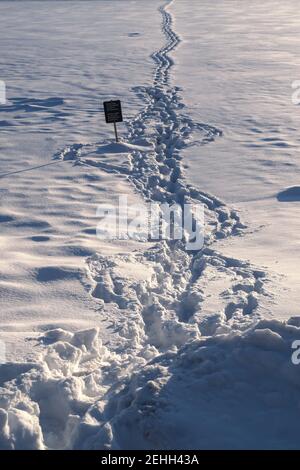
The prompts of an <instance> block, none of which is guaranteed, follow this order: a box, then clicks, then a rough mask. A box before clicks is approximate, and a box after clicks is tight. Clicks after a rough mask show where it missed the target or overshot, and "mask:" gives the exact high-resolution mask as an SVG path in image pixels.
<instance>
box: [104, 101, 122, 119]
mask: <svg viewBox="0 0 300 470" xmlns="http://www.w3.org/2000/svg"><path fill="white" fill-rule="evenodd" d="M103 106H104V113H105V120H106V122H107V123H108V124H109V123H115V122H122V121H123V116H122V107H121V101H120V100H115V101H104V103H103Z"/></svg>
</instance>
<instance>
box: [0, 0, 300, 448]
mask: <svg viewBox="0 0 300 470" xmlns="http://www.w3.org/2000/svg"><path fill="white" fill-rule="evenodd" d="M50 3H51V6H49V4H50ZM217 3H218V8H213V7H212V6H210V5H212V4H211V3H209V2H207V1H203V2H196V0H195V1H193V0H192V1H187V0H174V1H171V2H169V1H168V2H163V1H160V0H157V1H156V0H153V1H151V2H146V1H140V2H137V1H136V2H131V1H127V0H126V1H125V0H122V1H121V0H115V1H113V2H112V1H109V0H103V1H99V2H89V1H85V2H64V1H62V2H47V1H45V2H39V4H38V5H39V7H38V8H37V2H26V4H25V3H22V2H18V1H16V2H13V3H10V2H1V3H0V14H1V15H2V16H3V17H5V18H6V21H5V23H4V25H3V28H1V32H0V35H1V37H0V40H1V42H2V39H3V41H4V45H5V47H4V51H5V52H4V54H3V55H2V56H1V59H0V61H1V65H2V63H3V69H4V70H5V73H6V77H3V78H5V80H6V81H7V84H8V103H7V105H5V106H1V107H0V125H1V134H2V136H3V139H2V141H3V142H2V143H1V145H2V148H1V174H0V179H1V182H2V183H3V184H2V185H1V190H0V198H1V213H0V222H1V229H2V230H1V234H0V246H1V252H2V256H1V262H0V275H1V279H0V294H1V302H2V303H1V335H0V339H2V340H3V341H4V342H5V344H6V349H7V359H8V361H7V362H6V363H4V364H2V365H0V387H1V389H0V448H1V449H139V448H141V449H183V448H186V449H195V448H198V449H216V448H220V449H242V448H257V449H258V448H264V449H267V448H270V449H279V448H284V449H288V448H289V449H295V448H299V438H298V433H297V429H298V422H299V418H300V416H299V415H300V411H299V387H300V369H299V366H296V365H294V364H293V363H292V362H291V355H292V349H291V345H292V343H293V341H294V340H300V318H299V317H297V311H296V300H295V297H293V299H294V300H293V301H294V302H295V305H294V304H293V303H292V302H291V303H288V300H289V291H288V290H287V289H288V287H289V284H288V283H289V282H291V279H292V278H293V282H294V284H293V286H294V287H295V286H296V285H297V284H296V283H297V279H298V274H297V273H296V272H293V268H292V267H291V266H293V264H291V263H292V258H293V256H292V253H293V250H294V249H295V247H296V246H297V240H296V237H294V238H293V244H292V247H291V248H290V250H287V251H288V256H289V257H290V258H288V259H287V262H286V265H285V266H286V272H282V270H281V269H277V270H275V269H274V260H273V261H272V256H271V252H270V251H271V249H277V248H278V247H279V246H280V245H281V244H282V236H283V235H282V236H279V237H277V238H276V237H275V236H274V237H273V239H272V244H271V246H270V247H268V246H267V245H268V243H269V241H268V235H269V233H268V232H263V231H262V229H259V224H261V220H260V217H256V218H255V217H254V216H253V217H252V219H251V217H250V216H249V217H245V220H246V222H247V225H245V223H244V216H245V211H244V209H243V207H242V206H243V204H244V203H245V201H248V199H249V193H247V181H249V184H250V185H251V184H253V188H254V190H255V195H256V197H257V200H258V202H259V204H261V206H260V210H261V214H263V213H264V212H265V211H266V208H271V210H272V211H276V207H277V206H276V204H281V206H280V207H282V209H281V210H282V211H283V210H284V209H283V208H284V207H286V211H287V212H285V217H290V218H293V217H292V214H293V211H295V213H296V212H297V211H298V209H299V194H300V191H299V186H298V185H297V181H296V178H295V179H293V181H291V184H287V181H286V180H285V182H284V181H283V180H284V179H285V177H286V176H283V177H282V178H283V179H282V180H280V181H279V179H280V175H279V176H278V181H279V183H278V184H277V187H276V191H275V192H274V194H273V196H272V198H271V199H270V200H269V193H268V191H267V190H264V189H263V187H262V185H261V186H260V184H259V183H258V182H256V181H258V180H259V178H257V180H256V177H255V174H256V173H255V172H257V171H259V169H260V165H261V163H260V159H261V158H262V157H261V156H258V154H255V156H253V163H252V168H253V172H252V173H251V170H250V169H248V170H247V171H246V172H244V173H243V172H240V171H239V169H240V168H241V167H242V163H240V165H241V167H240V168H239V167H238V159H237V155H238V152H237V150H236V149H234V148H233V146H232V145H231V144H232V142H231V139H232V140H233V141H235V142H236V141H237V139H238V136H239V139H240V142H239V145H240V146H243V145H246V144H245V142H248V144H249V145H250V146H251V145H252V146H255V145H256V140H255V139H253V135H252V134H253V133H255V135H256V134H257V132H256V131H254V130H253V131H251V132H252V133H251V132H250V131H249V129H248V127H247V126H248V124H245V122H244V121H243V120H240V121H239V122H238V119H240V118H241V113H242V111H241V110H240V109H237V108H235V111H233V112H232V113H231V110H232V109H234V108H233V107H231V104H230V98H232V100H233V101H234V99H235V98H234V97H232V95H230V92H228V93H226V96H225V97H224V98H223V99H224V102H223V104H222V106H223V107H222V106H221V107H220V106H219V103H218V102H215V101H214V99H212V98H213V97H214V96H215V95H214V93H213V92H211V94H210V93H209V92H208V91H205V87H207V89H209V86H208V84H211V86H212V87H213V86H214V81H213V80H212V76H214V70H217V69H220V68H221V69H222V67H224V70H221V74H224V76H226V73H225V71H226V72H228V70H227V69H226V67H227V68H228V69H230V70H231V72H232V74H233V76H236V75H238V74H239V73H241V68H240V67H238V65H237V62H238V61H237V59H236V57H237V55H234V56H233V57H232V51H231V50H230V45H231V35H233V36H234V34H239V33H240V32H241V31H240V29H242V28H244V29H246V32H247V34H248V36H247V34H245V31H244V30H243V29H242V33H243V38H244V41H245V42H246V43H247V45H248V47H249V50H250V51H252V50H254V51H255V50H256V48H255V44H253V42H254V43H255V40H256V39H257V38H256V36H255V35H253V32H252V30H251V28H250V26H248V27H249V28H250V29H249V30H247V25H248V23H247V24H245V23H241V21H239V19H240V14H242V13H240V8H237V3H236V2H231V1H229V2H217ZM255 3H256V2H255ZM266 3H269V5H270V6H271V5H274V8H275V7H276V5H277V2H276V0H274V1H273V0H272V1H271V0H269V2H266ZM287 3H288V4H290V7H291V9H292V7H293V5H295V2H294V1H293V0H290V1H288V2H287ZM24 5H26V7H25V6H24ZM249 8H250V7H249ZM261 8H262V9H263V7H262V6H261ZM50 9H51V10H50ZM191 10H192V13H193V14H192V15H191ZM242 10H243V9H242ZM272 11H273V10H272ZM284 11H285V10H284ZM45 13H47V14H45ZM250 13H251V15H253V16H254V17H255V18H256V16H255V15H257V17H258V18H260V19H261V17H262V15H263V14H264V13H265V10H264V9H263V11H261V10H260V9H258V11H256V10H255V8H254V9H253V10H252V7H251V8H250ZM288 13H289V10H288V11H287V12H286V11H285V13H284V14H285V16H284V18H285V21H286V22H287V21H288V18H291V19H290V21H291V23H292V24H294V23H293V21H294V19H293V16H292V15H291V16H289V15H288ZM24 15H25V17H26V18H25V19H26V21H25V20H24ZM205 15H208V16H205ZM211 15H212V18H211ZM214 15H216V17H217V18H215V17H214ZM244 15H246V13H245V12H244ZM273 15H274V17H276V13H275V12H273ZM51 19H52V21H51ZM216 19H218V21H219V22H216ZM224 19H226V21H224ZM269 19H270V21H275V20H274V18H273V16H272V14H271V13H270V16H269ZM175 20H176V21H175ZM189 22H190V23H189ZM189 24H191V27H190V26H189ZM219 24H222V25H224V24H225V26H224V28H225V29H226V28H227V29H226V31H225V32H226V34H225V33H224V35H225V36H226V37H227V38H228V37H229V38H230V40H229V39H228V44H227V45H226V41H221V40H220V39H219V40H220V44H221V45H222V54H220V49H219V47H221V46H220V44H219V43H218V42H217V38H218V34H221V37H222V33H223V31H222V30H220V28H219ZM199 25H200V26H199ZM12 26H13V27H14V28H15V29H16V30H18V34H19V35H20V36H21V37H22V43H21V44H20V46H19V47H18V48H17V49H14V51H13V48H14V45H15V42H14V41H15V39H13V38H12V36H11V34H9V33H8V32H9V31H11V28H12ZM213 27H214V28H215V31H216V30H218V34H216V32H215V31H214V30H213V29H212V28H213ZM253 27H254V26H253ZM260 27H261V28H263V27H266V24H264V22H263V21H262V23H261V24H260ZM278 27H279V26H278ZM282 27H283V28H284V27H285V26H282ZM236 28H240V29H237V30H236ZM259 31H260V30H259ZM154 32H155V34H154ZM260 34H261V35H262V38H260V36H259V41H263V38H264V36H263V31H260ZM197 37H198V38H199V37H200V39H199V41H198V40H197ZM247 41H248V42H247ZM284 41H286V42H287V43H288V42H289V40H288V38H286V36H284V35H283V42H284ZM237 44H239V43H237ZM259 44H261V43H260V42H259ZM200 46H201V47H200ZM277 46H278V45H277ZM198 47H200V50H202V52H203V54H202V55H201V60H200V59H199V57H197V55H196V56H195V54H194V52H195V50H196V51H197V48H198ZM226 47H228V50H227V49H226ZM240 47H241V48H242V51H245V48H243V45H240ZM282 47H283V46H282ZM189 48H190V49H189ZM205 48H206V49H208V50H206V49H205ZM236 48H237V49H238V48H239V47H238V46H236ZM268 48H269V49H270V50H271V51H272V43H271V42H270V43H268ZM278 48H279V46H278ZM279 49H280V48H279ZM276 51H277V49H276V50H275V46H274V55H276ZM198 53H199V51H198ZM239 53H240V54H241V52H239ZM253 53H254V52H253ZM249 54H250V52H249ZM212 55H213V56H214V58H212ZM192 57H194V60H193V61H192ZM28 58H30V59H31V60H30V63H29V61H28ZM189 61H190V62H189ZM191 64H193V66H192V71H193V73H192V74H191V73H190V74H188V73H186V70H187V69H188V67H189V65H190V66H191ZM249 64H251V61H250V59H249V63H248V62H247V63H246V64H244V68H243V69H242V70H243V75H244V79H245V80H246V83H247V84H249V83H250V85H251V86H252V85H253V84H252V80H253V81H254V82H255V80H257V83H258V84H259V85H261V82H260V77H252V73H251V68H250V65H249ZM239 65H240V64H239ZM254 66H255V70H256V68H257V69H258V70H260V68H261V67H266V69H268V64H266V65H265V63H264V65H262V64H261V63H258V64H257V63H255V64H254V65H253V67H254ZM249 68H250V69H249ZM270 68H271V66H270ZM195 71H196V72H195ZM199 71H200V72H199ZM197 73H198V74H200V75H201V96H200V98H199V96H198V98H197V99H199V100H200V101H199V102H198V103H197V105H196V104H195V106H194V107H193V106H192V104H191V102H192V99H193V98H195V96H193V92H192V89H193V88H194V87H195V79H196V81H198V87H199V75H198V76H197ZM270 74H271V72H270ZM216 76H217V75H216ZM249 77H251V78H249ZM277 78H278V77H277ZM296 78H297V77H296ZM279 79H282V77H281V78H278V80H279ZM241 80H242V79H241ZM247 80H249V83H248V82H247ZM178 83H180V87H179V86H178ZM250 85H249V86H250ZM220 86H221V84H220ZM228 86H229V85H228ZM232 86H233V85H232ZM99 90H100V91H99ZM114 96H117V97H120V96H121V97H122V100H123V101H124V104H125V103H126V104H125V106H126V107H127V109H126V116H127V118H126V123H125V124H126V126H123V127H122V131H121V136H122V138H121V142H120V143H118V144H112V143H111V138H110V132H111V129H110V128H109V127H108V126H105V127H104V126H102V127H101V126H100V125H99V120H100V119H101V117H100V113H99V108H100V103H101V101H102V100H104V99H106V98H111V97H114ZM280 96H281V95H280ZM274 99H275V98H274ZM186 100H187V101H186ZM226 100H227V102H225V101H226ZM270 100H271V98H270ZM194 102H195V100H194ZM186 103H188V105H187V104H186ZM200 105H201V106H200ZM198 106H199V107H198ZM200 107H201V109H202V111H201V113H200V112H199V108H200ZM234 112H235V114H234ZM247 113H248V114H249V116H248V117H247V119H248V121H247V122H249V123H250V121H251V119H252V120H255V119H256V118H257V117H253V113H254V111H251V109H249V110H248V111H247ZM259 117H260V119H263V118H264V119H265V121H264V122H265V126H266V127H268V126H271V127H272V126H273V127H274V126H275V124H276V125H277V124H278V122H277V119H279V117H278V114H277V115H276V123H275V124H274V123H271V122H267V118H266V117H265V116H264V115H263V113H262V114H261V115H260V116H259ZM235 119H236V120H235ZM245 119H246V118H245ZM274 119H275V117H274ZM234 121H235V122H234ZM251 126H254V127H255V128H257V129H258V128H259V133H260V134H261V133H263V130H262V129H261V128H260V125H259V124H257V123H256V124H254V123H253V122H252V121H251ZM293 126H294V127H296V123H293ZM275 127H276V126H275ZM275 127H274V129H275ZM270 132H271V133H272V132H273V131H272V130H270ZM230 133H231V134H230ZM289 133H292V130H291V128H290V129H289ZM245 134H246V135H245ZM228 135H229V136H231V138H230V137H228ZM232 136H234V137H232ZM281 137H282V136H281ZM281 137H280V139H281ZM263 138H267V136H266V135H265V134H263V136H262V139H263ZM288 139H290V137H289V136H287V140H288ZM263 142H264V143H261V146H262V147H263V149H262V150H261V151H262V152H263V153H264V159H265V161H268V162H271V163H272V165H271V167H272V171H271V170H270V174H269V177H270V178H271V177H274V178H275V176H274V175H275V174H276V172H275V169H274V168H273V166H274V165H275V163H274V159H275V154H274V155H273V156H269V157H268V158H269V160H268V159H267V154H268V152H271V150H272V149H271V150H268V149H269V148H270V145H271V146H272V145H273V144H272V143H271V144H270V141H268V140H264V141H263ZM271 142H273V141H271ZM276 142H277V140H276ZM280 142H281V140H280ZM274 145H275V144H274ZM278 147H280V148H281V147H283V146H280V145H278ZM284 147H285V152H292V147H293V146H292V145H290V144H288V149H287V146H284ZM251 148H252V147H251ZM253 148H254V147H253ZM271 153H272V152H271ZM211 155H215V156H216V158H217V156H218V157H219V158H221V157H222V158H223V159H224V165H223V160H222V162H221V163H217V162H216V161H214V162H213V164H212V168H211V165H210V164H209V163H208V161H207V160H208V158H209V156H211ZM285 158H287V155H285V156H283V154H281V157H280V158H279V161H280V164H282V165H283V164H284V159H285ZM197 159H198V160H197ZM225 159H226V161H225ZM289 159H290V160H291V161H292V163H293V165H296V162H295V161H294V160H293V155H291V154H290V155H289ZM187 165H189V169H188V171H186V168H185V167H186V166H187ZM217 167H218V171H219V172H220V171H221V173H222V174H221V176H220V175H219V176H218V171H217ZM243 168H244V167H243ZM209 171H211V173H209ZM230 172H232V180H231V179H230V176H229V174H230V175H231V173H230ZM280 173H281V172H280ZM276 175H277V174H276ZM224 176H225V177H226V178H225V182H224ZM212 178H213V181H212ZM264 178H268V175H267V174H264ZM276 178H277V176H276ZM227 179H228V183H227V182H226V180H227ZM259 181H260V180H259ZM279 186H280V187H279ZM211 193H216V194H217V197H216V196H213V195H212V194H211ZM232 193H234V195H235V197H231V196H230V194H232ZM121 194H126V195H127V197H128V200H129V202H130V204H132V205H134V204H141V203H143V201H147V202H149V201H155V202H168V203H174V202H176V203H179V204H184V203H199V202H201V203H203V204H204V205H205V220H206V231H205V245H204V247H203V249H201V250H198V251H195V252H188V251H186V250H185V247H184V244H183V243H182V242H176V243H175V242H168V241H161V242H157V243H150V242H146V243H145V242H138V241H133V240H125V241H116V240H114V241H110V242H108V241H107V242H105V241H101V240H99V239H98V238H97V237H96V235H95V233H96V225H97V217H96V208H97V205H98V204H99V203H110V202H111V201H113V200H116V198H117V197H118V195H121ZM244 196H245V197H244ZM266 197H268V199H266ZM223 199H224V200H226V203H225V202H224V201H223ZM252 199H253V198H252ZM266 201H267V202H266ZM233 202H234V203H235V206H238V208H239V209H240V211H237V210H236V207H233V206H232V205H231V204H232V203H233ZM268 204H270V206H268ZM249 207H250V206H249ZM250 210H251V207H250V208H249V211H250ZM261 217H263V215H261ZM269 222H270V224H271V222H272V220H271V216H270V220H269ZM291 223H292V222H291ZM294 223H295V226H296V222H294ZM262 233H263V234H262ZM261 234H262V235H261ZM259 237H260V238H259ZM268 250H269V251H268ZM245 254H246V256H245ZM264 254H265V257H264ZM284 254H285V253H284V250H283V249H282V250H281V251H280V253H279V255H278V256H281V257H280V259H281V260H282V258H284ZM294 258H295V256H294ZM261 260H262V263H260V261H261ZM272 263H273V264H272ZM283 264H284V261H282V265H283ZM284 274H285V275H286V277H285V278H284V277H280V276H281V275H284ZM282 285H284V286H285V288H286V293H285V296H284V295H283V298H282V299H279V296H278V290H279V286H282ZM293 292H294V293H295V289H294V290H293ZM281 295H282V293H281ZM284 299H286V300H285V302H286V306H289V307H290V306H291V305H294V308H295V310H293V311H292V312H290V313H291V314H293V316H292V318H288V317H289V316H290V315H288V313H289V312H279V310H280V308H281V307H283V306H284Z"/></svg>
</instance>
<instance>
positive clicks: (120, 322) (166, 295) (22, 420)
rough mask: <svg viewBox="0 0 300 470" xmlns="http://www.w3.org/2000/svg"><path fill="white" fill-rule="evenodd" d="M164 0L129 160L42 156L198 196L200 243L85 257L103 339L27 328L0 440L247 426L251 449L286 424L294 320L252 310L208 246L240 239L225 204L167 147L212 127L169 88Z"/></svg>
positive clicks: (149, 192) (149, 438)
mask: <svg viewBox="0 0 300 470" xmlns="http://www.w3.org/2000/svg"><path fill="white" fill-rule="evenodd" d="M171 3H172V2H167V3H166V4H165V5H164V6H162V7H161V8H160V12H161V14H162V18H163V22H162V29H163V32H164V34H165V36H166V44H165V45H164V47H162V48H161V49H160V50H159V51H157V52H155V53H154V54H153V56H152V57H153V59H154V62H155V65H156V68H155V72H154V79H153V86H152V87H149V88H147V87H138V88H136V89H135V91H136V93H137V94H138V96H139V97H140V98H141V99H142V100H143V101H144V103H145V106H144V109H143V110H142V111H141V112H140V113H139V114H138V116H136V117H135V119H133V120H132V122H130V123H129V126H128V127H129V129H128V139H127V140H128V144H125V143H123V144H121V147H122V146H123V147H122V148H123V151H126V152H127V153H128V158H129V163H130V170H128V169H127V168H126V167H123V166H122V165H120V164H109V163H106V162H105V161H101V160H100V161H99V158H96V159H95V158H93V153H94V152H95V151H96V149H98V148H99V144H90V145H83V144H82V145H81V144H76V145H73V146H71V147H68V148H65V149H64V150H62V151H61V152H59V153H58V154H57V155H55V158H61V159H64V160H74V163H75V164H80V165H92V166H99V167H100V168H101V169H102V170H103V169H104V170H106V171H108V172H117V173H123V174H126V175H127V176H128V178H129V179H130V181H132V183H133V184H134V185H135V187H136V188H137V189H138V191H140V192H141V194H143V196H144V197H145V200H146V201H157V202H168V203H169V204H172V203H174V202H177V203H179V204H184V203H193V202H196V203H199V202H200V203H203V204H204V205H205V218H206V225H207V230H206V236H205V246H204V248H203V249H202V250H198V251H197V252H193V253H189V252H187V251H186V250H185V247H184V244H183V243H181V242H178V243H172V242H167V241H163V242H158V243H157V244H155V246H153V247H150V248H147V250H145V251H144V252H140V251H139V252H134V253H132V254H131V255H126V256H121V255H120V256H105V255H104V254H95V255H93V256H91V257H89V258H88V259H87V274H88V278H89V281H90V282H89V285H87V288H88V291H89V293H90V295H92V296H93V297H94V298H96V299H98V301H99V306H100V308H101V309H102V311H103V314H104V313H107V312H108V313H109V315H110V318H111V322H112V326H111V327H112V329H113V331H114V335H115V337H116V340H115V342H114V344H112V345H109V344H108V345H106V346H103V344H102V341H101V338H99V334H98V331H97V329H96V328H93V329H91V330H85V331H78V332H76V333H71V332H69V331H64V330H62V329H56V330H51V331H48V332H46V333H45V334H44V335H43V336H42V337H41V338H40V340H41V342H43V343H44V344H45V351H44V353H43V355H42V357H41V358H40V361H39V362H38V363H33V364H19V365H13V364H7V365H4V366H2V377H3V380H2V383H3V394H2V397H3V398H2V399H1V408H2V409H1V410H0V411H1V413H0V432H1V434H0V436H1V437H0V445H1V447H3V448H39V449H43V448H51V449H53V448H68V449H72V448H84V449H91V448H93V449H101V448H113V449H124V448H165V449H170V448H174V447H177V448H184V447H185V448H195V447H198V448H213V447H220V448H222V447H223V448H230V447H231V448H232V447H253V446H254V443H257V435H256V430H257V429H259V430H260V432H261V433H262V440H261V441H260V443H259V444H260V445H262V446H266V447H268V446H269V447H274V446H275V447H276V445H278V443H279V445H280V444H282V445H284V443H285V439H287V437H286V434H285V431H286V427H287V424H289V425H293V424H295V425H296V423H297V413H295V411H294V409H293V405H295V404H296V403H297V393H296V392H297V390H296V389H295V387H296V388H297V387H298V386H299V383H300V382H299V375H298V376H296V375H295V374H294V371H293V369H292V367H291V364H290V361H289V353H290V338H291V336H292V335H293V339H295V338H297V337H298V338H299V337H300V329H299V328H298V325H299V323H298V321H297V319H294V320H291V321H290V323H289V324H281V323H280V322H272V321H265V320H263V319H261V317H262V316H263V312H262V311H261V310H260V303H259V300H260V296H265V297H268V296H269V294H268V289H267V283H268V281H267V278H266V277H267V275H266V273H265V272H264V271H263V270H260V269H256V268H254V267H253V266H250V265H249V264H248V263H246V262H242V261H239V260H236V259H231V258H227V257H225V256H222V255H221V254H219V253H217V252H216V251H215V250H214V247H213V244H214V241H215V240H218V239H220V238H223V239H224V238H226V237H229V236H233V235H237V236H239V235H241V233H242V232H243V230H244V228H245V227H244V226H243V225H242V223H241V222H240V220H239V216H238V214H237V213H236V212H235V211H234V210H232V209H230V208H228V207H227V206H226V205H225V204H224V203H223V202H222V201H220V200H218V199H216V198H215V197H213V196H211V195H209V194H205V193H203V192H201V191H200V190H198V189H196V188H193V187H191V186H190V185H189V184H187V182H186V180H185V178H184V174H183V168H182V163H181V155H180V151H181V149H183V148H184V147H185V146H188V145H197V146H199V149H201V145H213V142H214V140H215V139H216V138H219V137H221V134H222V133H221V131H220V130H218V129H216V128H214V127H213V126H211V125H209V124H203V123H195V122H193V121H192V120H191V119H190V118H189V117H188V116H187V115H186V114H185V113H184V104H183V101H182V96H181V92H182V90H180V89H179V88H177V87H173V86H172V85H171V74H170V72H171V68H172V64H173V61H172V59H171V58H170V57H169V53H170V52H171V51H173V50H174V49H175V48H176V46H177V45H178V44H179V42H180V38H179V37H178V35H177V34H176V33H175V31H174V29H173V19H172V16H171V14H170V12H169V7H170V5H171ZM199 151H200V150H199ZM98 157H99V155H98ZM137 272H138V273H141V272H142V273H143V274H144V275H143V276H142V277H139V276H137ZM270 301H271V299H270ZM253 361H254V362H253ZM13 379H14V380H13ZM278 382H279V385H278ZM287 394H289V396H290V402H289V404H288V405H287V406H286V409H284V411H282V408H279V407H280V406H282V401H283V400H282V397H284V396H285V395H287ZM183 397H184V398H183ZM278 408H279V410H280V412H278ZM253 409H255V412H256V414H255V415H254V416H253ZM283 417H284V419H282V418H283ZM270 418H271V419H270ZM250 419H251V422H249V421H250ZM292 427H293V426H292ZM241 428H243V433H241V432H240V430H241ZM180 436H181V437H180ZM288 438H289V441H287V442H290V443H291V442H293V443H294V445H295V439H294V440H292V439H291V435H289V436H288Z"/></svg>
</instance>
